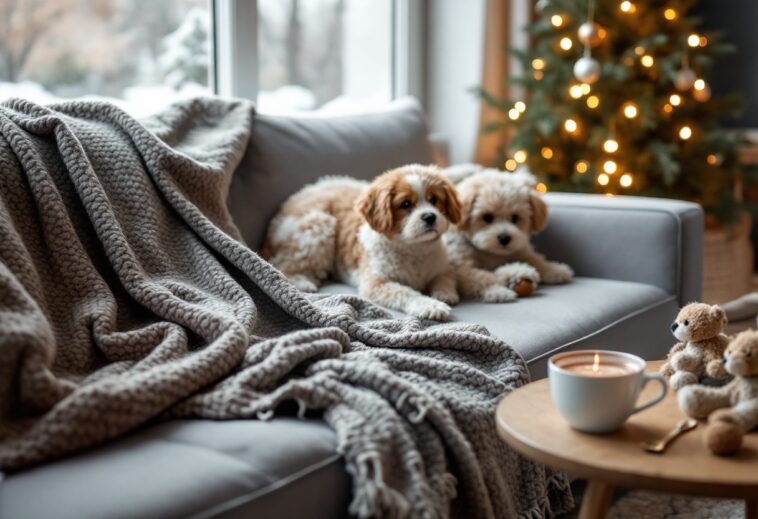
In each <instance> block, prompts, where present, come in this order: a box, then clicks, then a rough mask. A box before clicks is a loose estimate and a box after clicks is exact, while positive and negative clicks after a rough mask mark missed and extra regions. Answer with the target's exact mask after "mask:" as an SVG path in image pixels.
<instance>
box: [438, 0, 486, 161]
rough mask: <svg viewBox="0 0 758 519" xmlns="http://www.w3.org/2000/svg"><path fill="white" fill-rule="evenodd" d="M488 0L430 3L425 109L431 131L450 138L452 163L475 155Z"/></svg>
mask: <svg viewBox="0 0 758 519" xmlns="http://www.w3.org/2000/svg"><path fill="white" fill-rule="evenodd" d="M485 3H486V2H485V0H429V1H428V2H427V48H426V59H427V70H426V100H425V101H426V103H425V104H426V110H427V114H428V116H429V125H430V126H431V131H432V133H435V134H442V135H443V137H444V138H445V139H446V140H447V143H448V151H449V154H450V162H451V163H456V162H468V161H471V160H472V159H473V154H474V147H475V143H476V135H477V132H478V126H479V101H478V99H477V98H476V96H475V95H474V94H472V93H471V92H469V91H468V90H469V89H470V88H471V87H474V86H477V85H478V84H479V83H480V81H481V70H482V47H483V38H484V7H485Z"/></svg>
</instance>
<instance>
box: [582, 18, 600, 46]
mask: <svg viewBox="0 0 758 519" xmlns="http://www.w3.org/2000/svg"><path fill="white" fill-rule="evenodd" d="M576 34H577V37H578V38H579V41H580V42H582V44H584V45H587V46H588V47H596V46H597V45H600V43H601V42H602V41H603V39H604V38H605V29H603V28H602V27H601V26H600V25H598V24H596V23H595V22H584V23H583V24H582V25H580V26H579V30H577V31H576Z"/></svg>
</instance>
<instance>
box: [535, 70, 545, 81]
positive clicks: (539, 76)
mask: <svg viewBox="0 0 758 519" xmlns="http://www.w3.org/2000/svg"><path fill="white" fill-rule="evenodd" d="M542 76H543V74H542V71H541V70H535V71H534V79H536V80H537V81H539V80H541V79H542Z"/></svg>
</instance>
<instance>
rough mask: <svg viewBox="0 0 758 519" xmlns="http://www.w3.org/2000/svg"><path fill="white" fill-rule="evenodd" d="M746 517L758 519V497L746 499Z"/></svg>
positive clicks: (746, 518) (747, 518)
mask: <svg viewBox="0 0 758 519" xmlns="http://www.w3.org/2000/svg"><path fill="white" fill-rule="evenodd" d="M745 519H758V499H754V498H748V499H745Z"/></svg>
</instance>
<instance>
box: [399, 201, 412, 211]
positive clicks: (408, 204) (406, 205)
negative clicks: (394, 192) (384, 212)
mask: <svg viewBox="0 0 758 519" xmlns="http://www.w3.org/2000/svg"><path fill="white" fill-rule="evenodd" d="M410 207H411V201H410V200H404V201H403V203H402V204H400V209H409V208H410Z"/></svg>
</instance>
